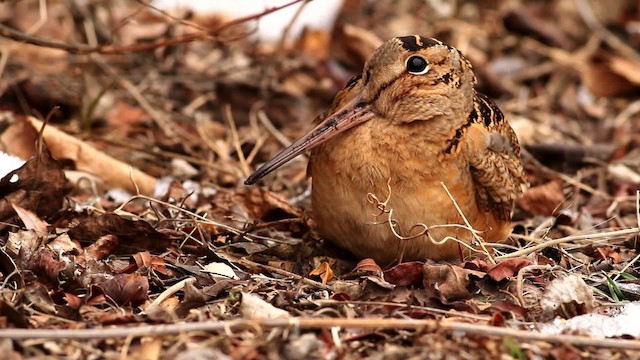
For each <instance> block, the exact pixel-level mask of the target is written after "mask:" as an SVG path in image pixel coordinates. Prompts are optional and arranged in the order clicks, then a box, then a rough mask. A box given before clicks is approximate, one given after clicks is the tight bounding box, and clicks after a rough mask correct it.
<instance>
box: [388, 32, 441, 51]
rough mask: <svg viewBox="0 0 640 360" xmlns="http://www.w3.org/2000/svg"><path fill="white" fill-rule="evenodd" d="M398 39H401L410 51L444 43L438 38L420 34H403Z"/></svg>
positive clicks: (403, 45) (405, 47)
mask: <svg viewBox="0 0 640 360" xmlns="http://www.w3.org/2000/svg"><path fill="white" fill-rule="evenodd" d="M396 39H398V40H400V43H401V44H402V47H403V48H404V49H405V50H408V51H418V50H420V49H426V48H428V47H432V46H436V45H442V43H441V42H440V41H438V40H436V39H432V38H426V37H422V36H420V35H409V36H401V37H397V38H396Z"/></svg>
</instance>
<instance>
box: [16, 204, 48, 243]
mask: <svg viewBox="0 0 640 360" xmlns="http://www.w3.org/2000/svg"><path fill="white" fill-rule="evenodd" d="M11 206H12V207H13V210H15V211H16V214H18V217H19V218H20V220H22V223H23V224H24V226H25V228H26V229H27V230H34V231H35V232H36V234H38V235H40V236H44V235H47V234H48V233H49V229H48V226H49V225H48V224H47V223H46V222H45V221H44V220H42V219H40V218H39V217H38V215H36V214H35V213H34V212H33V211H29V210H27V209H24V208H22V207H20V206H18V205H16V204H11Z"/></svg>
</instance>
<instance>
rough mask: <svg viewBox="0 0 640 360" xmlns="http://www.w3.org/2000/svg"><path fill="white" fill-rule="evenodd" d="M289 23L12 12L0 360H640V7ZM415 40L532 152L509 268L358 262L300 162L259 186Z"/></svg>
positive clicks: (475, 5)
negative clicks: (396, 51) (457, 56)
mask: <svg viewBox="0 0 640 360" xmlns="http://www.w3.org/2000/svg"><path fill="white" fill-rule="evenodd" d="M316 1H321V0H316ZM292 3H294V4H293V6H299V5H300V4H302V3H304V1H302V0H299V1H292ZM45 4H46V5H47V6H44V5H45ZM275 11H280V10H278V9H277V8H269V9H267V10H264V9H263V8H262V7H260V6H256V9H255V12H254V13H253V14H252V15H250V16H247V17H230V16H225V15H221V14H210V15H202V14H199V13H193V12H188V11H170V12H169V11H161V10H159V9H156V8H154V7H152V6H151V5H149V4H146V3H145V2H144V1H142V0H140V1H124V0H122V1H91V2H78V1H73V0H62V1H56V2H50V3H48V4H47V2H46V1H32V0H24V1H5V2H0V150H1V151H3V152H5V153H7V154H10V155H12V156H15V157H16V158H20V159H23V160H27V161H26V163H25V164H24V165H23V166H21V167H19V166H20V165H17V166H14V167H13V168H10V169H8V170H6V171H5V173H4V174H7V175H6V176H4V177H3V178H2V180H0V244H2V247H1V248H0V280H1V284H2V286H1V287H0V348H1V349H2V350H3V352H4V354H5V356H6V357H5V358H13V359H21V358H38V357H42V358H45V357H47V358H51V357H60V358H70V359H83V358H95V359H100V358H109V359H111V358H130V359H141V358H144V359H192V358H198V359H263V358H270V359H277V358H288V359H310V358H318V359H320V358H344V359H355V358H373V359H395V358H398V359H407V358H414V359H424V358H427V359H441V358H466V359H475V358H480V359H482V358H491V359H496V358H517V359H533V358H552V359H581V358H589V359H613V358H640V340H639V338H640V323H639V322H638V320H637V319H638V318H639V317H640V310H639V309H640V306H638V302H637V301H638V300H639V299H640V283H639V281H638V277H640V271H639V266H640V265H639V264H638V261H637V260H638V259H639V258H640V252H639V249H640V243H639V242H638V234H640V212H639V211H638V207H639V203H638V186H639V185H640V150H639V149H640V97H639V96H638V95H639V94H640V7H639V6H638V3H637V2H636V1H624V0H619V1H611V2H606V4H605V2H600V1H589V0H548V1H524V0H523V1H515V0H501V1H418V0H415V1H409V0H407V1H391V0H378V1H376V0H345V1H344V4H343V6H342V8H341V9H340V12H339V14H338V17H337V20H336V23H335V26H334V27H333V28H332V29H331V31H326V30H313V29H307V30H306V31H303V32H302V33H300V34H293V33H289V32H288V31H287V30H286V29H287V28H288V27H287V28H285V31H284V32H283V34H282V38H281V39H280V40H277V41H275V42H271V43H267V42H263V41H258V40H256V38H255V37H253V35H252V34H253V33H254V32H255V31H256V21H257V20H259V19H260V18H261V17H263V16H266V15H267V13H269V12H275ZM290 21H291V22H292V23H293V22H295V21H296V18H295V17H294V18H292V19H290ZM407 34H422V35H425V36H429V37H435V38H438V39H440V40H442V41H444V42H447V43H449V44H451V45H453V46H455V47H457V48H458V49H459V50H461V52H462V53H463V54H465V55H466V56H467V57H468V59H469V60H470V61H471V63H472V64H473V66H474V70H475V72H476V75H477V77H478V81H479V85H478V87H479V90H480V91H482V92H484V93H485V94H487V95H489V96H490V97H491V98H493V99H495V101H496V103H497V104H498V105H499V107H500V108H501V109H502V111H503V112H504V114H505V117H506V118H507V119H508V120H509V121H510V122H511V124H512V126H513V128H514V129H515V131H516V133H517V134H518V137H519V139H520V143H521V144H522V146H523V162H524V165H525V170H526V172H527V177H528V180H529V182H530V184H531V187H530V189H529V190H528V191H527V192H526V193H525V194H524V196H523V197H522V198H521V199H520V200H519V201H518V203H517V205H516V209H515V212H514V217H513V223H514V232H513V234H512V236H511V237H510V239H509V240H508V241H507V242H506V243H505V244H497V245H495V246H494V248H495V249H494V250H495V252H494V253H493V255H490V256H484V257H482V256H480V257H478V258H470V259H460V260H458V261H454V262H433V261H426V262H416V261H412V262H403V263H400V264H393V266H386V264H376V263H375V262H374V261H373V260H371V259H356V258H354V257H353V256H350V255H349V254H347V253H345V252H344V251H341V250H340V249H338V248H336V247H335V246H333V245H332V244H331V243H329V242H326V241H324V240H323V239H321V238H320V237H319V236H318V235H317V232H316V230H315V224H314V222H313V214H312V213H311V211H310V196H309V195H310V179H308V178H307V176H306V159H305V157H303V156H300V157H299V158H298V159H296V160H295V161H293V162H292V163H291V164H290V165H288V166H286V167H283V168H282V169H281V170H279V171H277V172H276V173H275V174H273V175H270V176H269V177H267V178H266V179H265V180H263V181H261V182H260V183H259V184H258V185H257V186H251V187H248V186H245V185H243V182H244V180H245V179H246V177H247V176H248V175H249V174H251V173H252V172H253V171H254V170H255V168H256V167H257V166H259V165H260V164H261V163H263V162H264V161H266V160H268V159H269V158H271V157H272V156H273V155H274V154H275V153H276V152H277V151H279V150H280V149H282V148H283V147H284V146H285V145H287V144H289V143H290V142H291V140H294V139H296V138H297V137H299V136H300V135H302V134H303V133H305V132H306V131H307V130H309V129H310V128H311V121H312V119H314V118H315V117H316V116H317V115H318V114H320V113H321V112H322V111H324V110H326V109H327V107H328V106H329V105H330V104H331V100H332V98H333V96H334V95H335V94H336V92H337V91H338V90H339V89H340V88H341V87H342V86H343V85H344V84H345V83H346V82H347V81H348V79H349V78H351V77H352V76H353V75H354V74H356V73H358V72H359V71H360V70H361V69H362V66H363V64H364V61H365V60H366V59H367V58H368V57H369V56H370V55H371V53H372V52H373V50H374V49H375V48H376V47H377V46H378V45H380V43H381V41H382V40H385V39H388V38H391V37H393V36H397V35H407ZM381 39H382V40H381ZM45 124H46V126H45ZM0 155H3V154H0ZM12 162H13V161H10V158H9V157H7V156H4V155H3V157H0V168H2V167H4V168H7V167H9V166H10V165H9V164H10V163H12ZM18 167H19V168H18ZM16 168H18V169H16ZM13 169H16V170H14V171H12V170H13ZM0 176H2V175H0ZM337 201H338V200H337ZM375 211H376V209H375V206H374V205H372V213H374V212H375ZM398 241H402V240H400V239H399V240H398ZM485 255H488V254H485Z"/></svg>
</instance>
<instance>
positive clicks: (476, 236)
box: [440, 181, 496, 265]
mask: <svg viewBox="0 0 640 360" xmlns="http://www.w3.org/2000/svg"><path fill="white" fill-rule="evenodd" d="M440 185H442V187H443V188H444V191H446V192H447V195H448V196H449V199H451V202H453V206H455V207H456V210H457V211H458V214H460V217H461V218H462V220H463V221H464V224H465V225H466V226H467V227H468V228H470V229H473V226H471V224H470V223H469V220H467V217H466V216H464V213H463V212H462V209H460V206H458V202H457V201H456V199H454V197H453V195H451V192H449V188H447V185H445V184H444V183H443V182H442V181H440ZM471 235H473V237H474V238H475V239H476V242H477V243H478V244H479V245H480V247H481V248H482V250H483V251H484V252H485V253H486V255H487V258H489V261H490V262H491V263H492V264H494V265H495V264H496V259H494V258H493V255H491V253H490V252H489V250H487V247H486V246H485V245H484V239H483V238H481V237H480V236H479V235H478V234H477V232H476V231H471Z"/></svg>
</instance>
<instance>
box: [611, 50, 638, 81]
mask: <svg viewBox="0 0 640 360" xmlns="http://www.w3.org/2000/svg"><path fill="white" fill-rule="evenodd" d="M609 66H610V67H611V70H612V71H613V72H614V73H616V74H618V75H620V76H623V77H624V78H625V79H627V80H629V81H630V82H632V83H634V84H635V85H640V62H637V61H633V60H629V59H626V58H623V57H621V56H615V55H611V56H610V57H609Z"/></svg>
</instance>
